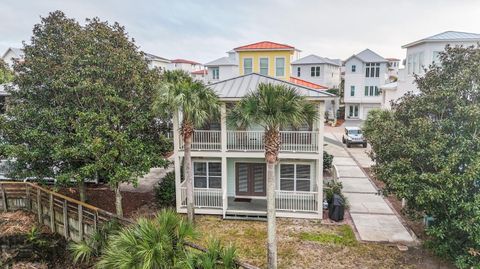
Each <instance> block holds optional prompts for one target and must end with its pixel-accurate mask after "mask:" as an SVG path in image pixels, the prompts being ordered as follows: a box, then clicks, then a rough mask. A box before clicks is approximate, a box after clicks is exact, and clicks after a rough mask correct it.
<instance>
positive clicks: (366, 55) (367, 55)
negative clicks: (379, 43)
mask: <svg viewBox="0 0 480 269" xmlns="http://www.w3.org/2000/svg"><path fill="white" fill-rule="evenodd" d="M353 57H355V58H357V59H359V60H360V61H362V62H364V63H378V62H388V61H387V60H386V59H385V58H383V57H382V56H380V55H378V54H377V53H375V52H373V51H372V50H370V49H365V50H363V51H362V52H360V53H358V54H353V55H352V56H350V57H349V58H348V59H346V60H345V62H347V61H348V60H350V59H351V58H353Z"/></svg>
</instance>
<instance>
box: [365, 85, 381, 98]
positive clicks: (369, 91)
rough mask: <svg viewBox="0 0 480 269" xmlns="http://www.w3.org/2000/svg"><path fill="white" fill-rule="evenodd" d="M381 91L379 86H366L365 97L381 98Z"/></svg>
mask: <svg viewBox="0 0 480 269" xmlns="http://www.w3.org/2000/svg"><path fill="white" fill-rule="evenodd" d="M379 95H380V91H379V90H378V87H377V86H365V96H379Z"/></svg>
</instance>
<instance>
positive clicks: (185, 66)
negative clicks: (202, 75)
mask: <svg viewBox="0 0 480 269" xmlns="http://www.w3.org/2000/svg"><path fill="white" fill-rule="evenodd" d="M203 69H204V67H203V65H202V64H201V63H197V62H195V61H190V60H185V59H174V60H171V61H170V64H169V65H168V70H184V71H186V72H187V73H189V74H191V73H192V72H195V71H199V70H203Z"/></svg>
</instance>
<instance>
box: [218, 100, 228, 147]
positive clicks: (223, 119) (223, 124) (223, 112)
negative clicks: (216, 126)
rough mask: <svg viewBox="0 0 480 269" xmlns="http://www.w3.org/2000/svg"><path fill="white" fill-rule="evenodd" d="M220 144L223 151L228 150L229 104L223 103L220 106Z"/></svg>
mask: <svg viewBox="0 0 480 269" xmlns="http://www.w3.org/2000/svg"><path fill="white" fill-rule="evenodd" d="M220 132H221V135H220V144H221V145H222V146H221V149H222V152H226V151H227V106H226V104H225V103H222V105H221V107H220Z"/></svg>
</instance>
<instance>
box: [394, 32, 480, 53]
mask: <svg viewBox="0 0 480 269" xmlns="http://www.w3.org/2000/svg"><path fill="white" fill-rule="evenodd" d="M445 41H452V42H454V41H456V42H461V41H466V42H475V41H480V34H475V33H466V32H458V31H446V32H443V33H440V34H436V35H432V36H429V37H426V38H423V39H420V40H417V41H414V42H411V43H408V44H406V45H403V46H402V48H403V49H405V48H408V47H411V46H415V45H418V44H421V43H425V42H445Z"/></svg>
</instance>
